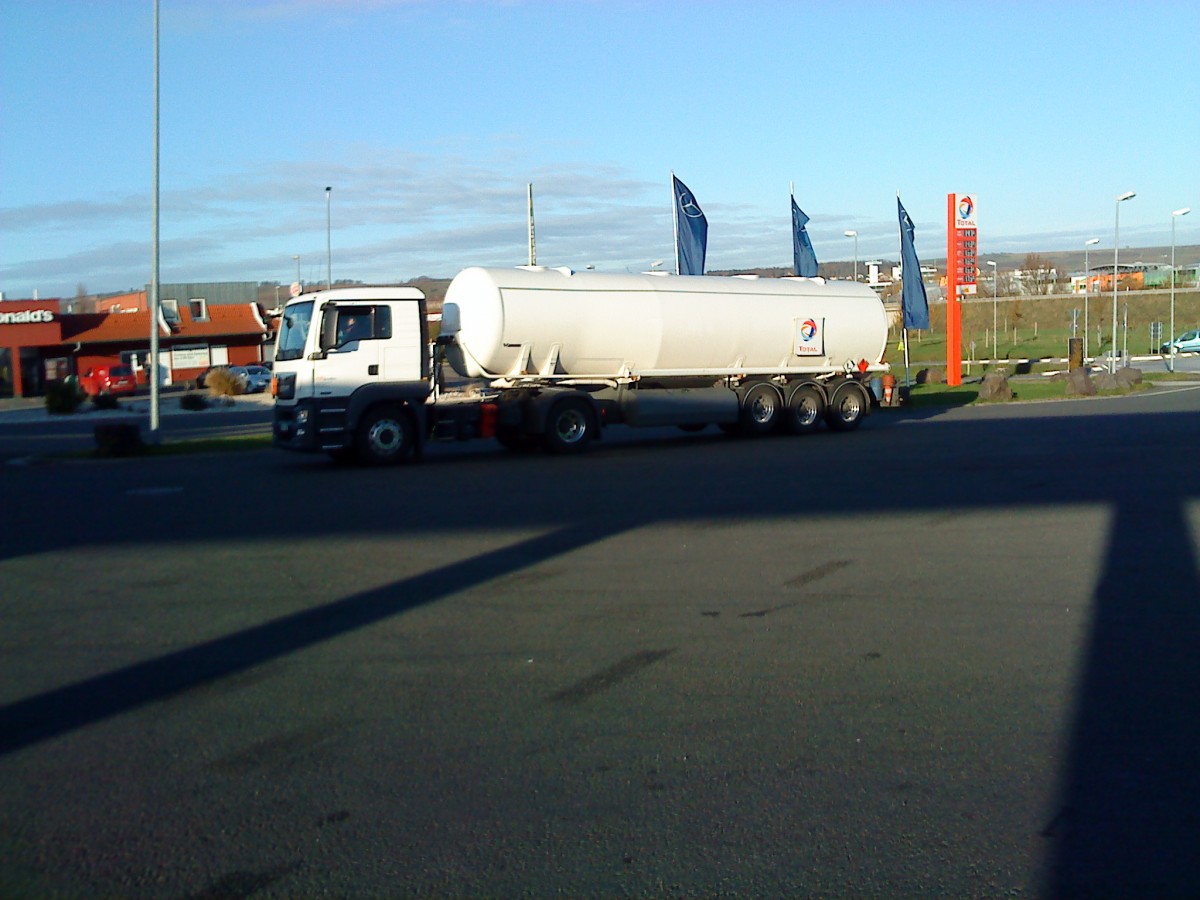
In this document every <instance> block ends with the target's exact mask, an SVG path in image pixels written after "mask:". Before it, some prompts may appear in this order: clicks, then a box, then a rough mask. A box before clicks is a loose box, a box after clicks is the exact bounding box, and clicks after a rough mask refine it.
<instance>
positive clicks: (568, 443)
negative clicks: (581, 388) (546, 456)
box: [542, 397, 596, 453]
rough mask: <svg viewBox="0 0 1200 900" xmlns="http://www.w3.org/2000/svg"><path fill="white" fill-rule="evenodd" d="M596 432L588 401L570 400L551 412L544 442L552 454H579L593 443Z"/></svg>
mask: <svg viewBox="0 0 1200 900" xmlns="http://www.w3.org/2000/svg"><path fill="white" fill-rule="evenodd" d="M595 431H596V425H595V422H594V420H593V417H592V410H591V407H590V406H589V405H588V403H587V401H586V400H582V399H580V398H578V397H573V398H568V399H566V400H560V401H559V402H558V403H556V404H554V406H553V408H552V409H551V410H550V415H549V416H548V417H547V419H546V431H545V433H544V434H543V435H542V442H543V443H544V444H545V447H546V449H547V450H548V451H549V452H551V453H578V452H580V451H581V450H583V449H584V448H585V447H586V446H587V445H588V444H590V443H591V442H592V438H593V437H594V436H595Z"/></svg>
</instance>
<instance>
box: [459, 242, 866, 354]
mask: <svg viewBox="0 0 1200 900" xmlns="http://www.w3.org/2000/svg"><path fill="white" fill-rule="evenodd" d="M887 329H888V326H887V314H886V312H885V311H884V308H883V304H882V302H881V301H880V300H879V298H878V297H877V296H876V295H875V293H874V292H873V291H872V290H871V289H870V288H868V287H867V286H866V285H861V284H855V283H852V282H845V281H825V280H824V279H821V278H760V277H758V276H742V275H735V276H712V275H704V276H691V275H683V276H681V275H671V274H665V273H660V272H651V273H645V274H641V275H625V274H605V273H597V272H573V271H571V270H570V269H551V268H544V267H539V266H528V267H520V268H516V269H493V268H470V269H464V270H463V271H462V272H460V273H459V274H458V275H457V276H456V277H455V278H454V280H453V281H452V282H451V283H450V287H449V289H448V290H447V292H446V300H445V305H444V307H443V314H442V335H443V336H444V337H447V338H450V337H452V338H453V340H450V341H448V343H447V346H446V355H447V360H448V361H449V362H450V364H451V366H452V367H453V368H454V369H455V371H457V372H458V373H459V374H460V375H463V376H465V377H468V378H495V377H502V376H512V375H519V374H538V373H540V374H543V375H559V376H574V377H583V378H588V377H595V378H616V377H620V376H622V375H635V376H642V377H645V376H654V375H660V376H672V375H677V376H685V375H703V374H705V373H713V374H714V375H720V374H722V373H729V372H734V371H736V372H745V373H747V374H753V373H755V372H759V373H777V374H786V373H787V372H790V371H795V372H797V373H801V372H812V371H818V370H840V369H842V368H844V367H845V366H846V364H847V363H850V364H852V365H857V364H858V363H859V362H860V361H865V362H866V364H867V365H868V366H870V367H871V368H873V369H874V368H878V367H879V365H880V364H881V363H882V358H883V353H884V350H885V348H886V345H887Z"/></svg>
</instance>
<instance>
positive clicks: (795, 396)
mask: <svg viewBox="0 0 1200 900" xmlns="http://www.w3.org/2000/svg"><path fill="white" fill-rule="evenodd" d="M824 417H825V394H824V393H822V391H821V389H820V388H819V387H817V386H816V385H815V384H802V385H800V386H799V387H798V388H796V389H795V390H794V391H792V395H791V396H790V397H789V398H788V408H787V415H786V417H785V419H784V422H785V424H786V425H787V430H788V431H789V432H791V433H792V434H811V433H812V432H814V431H816V430H817V429H818V428H820V427H821V419H823V418H824Z"/></svg>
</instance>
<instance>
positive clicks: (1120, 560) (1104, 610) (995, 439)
mask: <svg viewBox="0 0 1200 900" xmlns="http://www.w3.org/2000/svg"><path fill="white" fill-rule="evenodd" d="M1133 435H1136V440H1134V439H1133V437H1131V436H1133ZM1198 445H1200V416H1197V415H1196V414H1195V413H1191V412H1189V413H1168V414H1147V415H1138V416H1125V415H1094V416H1091V415H1084V416H1073V417H1063V418H1046V419H1027V420H1007V419H1005V420H1000V419H989V420H980V421H965V422H964V421H955V422H944V423H921V422H910V423H906V424H899V425H894V426H890V427H889V426H885V427H882V428H879V429H877V430H875V431H874V432H872V431H871V430H870V429H869V428H867V429H864V430H863V431H861V432H860V433H859V434H857V435H854V436H838V435H828V436H826V435H821V436H814V437H813V438H811V439H804V440H801V441H795V442H786V441H779V442H774V441H771V442H767V443H766V444H763V443H761V442H726V441H723V440H721V439H709V438H701V439H699V440H694V439H684V440H682V441H668V440H663V441H659V442H650V443H647V444H642V445H626V446H613V447H607V448H605V447H602V448H598V449H597V451H596V453H595V454H593V458H590V459H550V458H544V457H543V458H534V459H524V460H501V459H499V458H498V457H497V456H496V455H494V454H493V455H487V454H483V455H477V456H469V457H467V458H462V459H459V460H457V461H451V462H453V463H454V464H455V465H457V466H458V468H457V469H450V468H442V467H441V466H437V468H438V469H440V470H441V472H440V473H439V474H451V475H452V477H453V478H454V479H455V480H456V481H457V482H458V488H459V495H458V496H457V497H456V498H454V499H453V500H452V501H450V502H447V498H446V497H445V496H444V495H443V494H442V493H441V491H442V490H443V485H444V482H445V481H446V479H445V478H439V479H433V478H428V477H426V478H422V477H420V476H419V474H417V473H418V472H419V471H420V469H421V467H413V468H411V469H408V470H399V471H393V472H363V471H357V470H338V469H334V468H332V467H328V468H321V467H315V466H312V465H308V464H305V465H302V466H290V467H289V466H280V467H277V468H276V469H273V470H271V471H270V472H269V474H268V475H267V476H264V478H266V479H268V480H269V481H270V484H269V485H264V486H263V487H262V495H261V497H259V498H255V497H251V498H242V500H243V502H246V501H247V500H249V501H255V500H256V499H258V500H262V501H265V500H267V499H272V500H273V502H274V503H275V506H274V507H273V508H274V509H276V510H277V517H276V518H275V520H274V521H275V522H276V523H277V524H275V525H273V530H274V532H275V534H276V536H280V537H287V536H289V535H291V536H294V537H296V538H312V537H314V536H318V535H321V536H330V537H339V536H340V537H345V536H348V535H354V534H371V535H375V536H378V535H387V534H391V535H394V536H395V537H396V538H397V539H403V538H404V537H405V536H406V535H415V534H420V533H422V532H423V530H424V529H425V528H426V527H427V525H428V523H429V522H430V520H431V516H432V517H433V519H434V520H435V521H437V524H438V526H439V527H442V528H464V529H467V528H474V527H477V526H478V525H479V524H480V521H479V510H487V509H491V510H493V511H495V510H502V511H503V513H502V516H503V518H504V519H505V524H506V525H507V526H509V527H516V528H526V529H540V530H541V531H542V532H543V533H542V534H541V535H540V536H538V537H533V538H530V539H527V540H524V541H521V542H519V543H517V544H514V545H512V546H508V547H504V548H501V549H497V550H492V551H489V552H485V553H482V554H480V555H478V556H476V557H474V558H471V559H468V560H464V561H461V562H457V563H454V564H453V565H449V566H445V567H443V568H440V569H435V570H432V571H429V572H426V573H423V574H421V575H417V576H414V577H411V578H406V579H404V580H401V581H399V582H396V583H394V584H391V585H388V586H386V587H383V588H380V589H377V590H373V591H368V592H364V593H361V594H357V595H354V596H349V597H343V598H339V599H336V600H333V601H332V602H329V603H327V604H325V605H323V606H319V607H316V608H313V609H310V610H306V611H304V612H300V613H296V614H293V615H288V616H284V617H281V618H278V619H275V620H273V621H269V622H266V623H263V624H261V625H258V626H255V627H252V628H248V629H246V630H244V631H241V632H238V633H236V634H231V635H228V636H226V637H223V638H219V639H216V640H212V641H208V642H206V643H201V644H197V645H195V646H193V647H189V648H187V649H185V650H181V651H178V652H174V653H169V654H165V655H163V656H159V657H157V658H154V659H151V660H148V661H145V662H141V663H138V664H135V665H132V666H128V667H125V668H122V669H118V670H116V671H113V672H109V673H105V674H102V675H99V676H96V677H94V678H89V679H86V680H83V681H80V682H77V683H75V684H70V685H66V686H64V687H60V688H57V689H54V690H51V691H48V692H45V693H43V694H40V695H37V696H32V697H28V698H25V699H23V700H20V701H17V702H15V703H12V704H10V705H8V706H5V707H3V708H0V753H2V754H7V753H12V752H14V751H17V750H20V749H22V748H28V747H30V746H33V745H36V744H38V743H39V742H42V741H46V740H48V739H51V738H54V737H57V736H61V735H64V734H67V733H69V732H72V731H74V730H76V729H80V728H83V727H85V726H87V725H90V724H92V723H96V722H99V721H101V720H104V719H106V718H108V717H111V716H115V715H118V714H121V713H125V712H129V711H131V710H134V709H137V708H139V707H141V706H144V705H146V704H149V703H153V702H156V701H160V700H164V699H166V698H169V697H171V696H172V695H175V694H177V693H179V692H182V691H186V690H189V689H192V688H195V687H198V686H201V685H204V684H207V683H210V682H212V681H213V680H215V679H220V678H224V677H228V676H230V675H234V674H237V673H239V672H243V671H245V670H247V669H250V668H253V667H254V666H257V665H260V664H263V663H266V662H269V661H271V660H275V659H278V658H281V657H285V656H287V655H289V654H293V653H296V652H298V651H300V650H303V649H304V648H307V647H311V646H313V645H315V644H319V643H321V642H324V641H328V640H331V639H333V638H335V637H337V636H339V635H344V634H346V633H348V632H350V631H353V630H355V629H360V628H363V627H367V626H370V625H371V624H373V623H376V622H379V621H382V620H384V619H387V618H389V617H393V616H397V615H402V614H403V613H405V612H406V611H408V610H411V609H413V608H415V607H417V606H420V605H422V604H428V603H433V602H436V601H438V600H439V599H441V598H443V597H446V596H448V595H450V594H453V593H455V592H458V591H463V590H466V589H469V588H471V587H474V586H478V585H481V584H484V583H486V582H487V581H489V580H491V579H494V578H496V577H497V576H499V575H503V574H507V573H515V572H518V571H521V570H522V569H525V568H528V567H530V566H534V565H537V564H539V563H542V562H544V561H546V560H548V559H551V558H555V557H561V556H563V555H565V554H569V553H571V552H572V551H574V550H576V549H579V548H582V547H585V546H588V545H590V544H593V543H595V542H597V541H600V540H603V539H605V538H608V537H610V536H613V535H617V534H620V533H622V532H625V531H627V530H629V529H633V528H642V527H646V526H647V525H653V524H654V523H655V522H664V521H671V522H679V521H687V520H696V519H703V520H708V521H711V520H713V519H732V520H737V519H746V518H756V519H759V518H768V517H772V516H788V517H793V518H794V517H796V516H798V515H802V514H803V512H804V511H805V510H817V511H819V512H820V513H821V514H822V515H838V514H841V515H848V516H853V515H864V516H866V515H880V514H888V513H899V512H913V511H920V510H939V511H944V510H955V509H959V510H980V509H985V510H986V509H989V508H994V509H998V510H999V509H1003V510H1011V509H1012V508H1013V507H1014V506H1020V505H1056V504H1061V505H1068V504H1105V505H1107V506H1108V507H1109V508H1110V509H1111V510H1112V513H1113V515H1112V526H1111V532H1110V537H1109V543H1108V547H1107V549H1106V552H1105V555H1104V566H1103V572H1102V574H1101V576H1100V578H1099V581H1098V583H1097V585H1096V588H1095V592H1094V613H1093V619H1092V621H1091V623H1090V633H1089V636H1088V640H1087V644H1086V647H1087V649H1086V657H1085V659H1084V661H1083V666H1082V676H1081V680H1080V683H1079V684H1078V687H1077V696H1076V698H1075V717H1074V722H1073V727H1072V736H1071V742H1070V751H1069V754H1068V758H1067V759H1066V761H1065V763H1064V765H1063V768H1062V774H1061V802H1060V804H1059V811H1058V813H1057V815H1055V816H1054V817H1052V819H1051V820H1050V821H1048V822H1047V823H1046V825H1045V828H1044V829H1043V831H1042V836H1041V839H1042V840H1045V841H1047V842H1050V850H1049V857H1050V859H1051V865H1050V868H1049V870H1048V872H1047V874H1046V883H1045V885H1044V889H1045V890H1046V891H1047V892H1048V893H1051V894H1054V895H1062V896H1072V895H1079V896H1092V895H1111V896H1128V895H1143V896H1149V895H1155V894H1173V895H1180V894H1187V893H1191V892H1193V891H1194V889H1195V887H1196V885H1198V884H1200V854H1197V853H1196V848H1197V847H1200V766H1197V765H1196V764H1195V752H1196V751H1195V748H1196V747H1197V746H1198V745H1200V666H1198V665H1197V664H1196V659H1197V653H1198V651H1200V614H1198V612H1197V598H1198V597H1200V578H1198V576H1197V560H1196V556H1195V553H1194V550H1193V537H1192V535H1191V533H1190V528H1189V523H1188V517H1187V508H1186V505H1187V504H1188V503H1190V502H1194V501H1195V500H1196V499H1197V497H1200V468H1198V467H1197V466H1196V465H1195V448H1196V446H1198ZM793 447H795V448H796V449H795V450H793V449H792V448H793ZM1146 447H1152V448H1154V458H1153V460H1146V459H1140V458H1138V457H1137V456H1136V455H1131V454H1136V453H1137V452H1138V451H1143V450H1144V448H1146ZM449 465H450V463H449V462H448V463H447V466H449ZM114 471H115V472H116V473H117V475H120V476H122V477H129V478H132V473H134V472H135V471H136V472H137V473H138V474H139V476H141V475H142V474H143V473H142V472H141V470H134V469H132V468H129V469H118V470H114ZM122 473H124V474H123V475H122ZM107 474H108V477H110V478H113V477H116V476H114V474H113V472H109V473H107ZM348 488H349V489H354V490H356V491H357V493H358V495H359V497H358V499H357V500H355V501H352V502H348V501H346V500H345V499H344V497H345V491H346V490H347V489H348ZM216 490H217V488H215V487H214V491H216ZM466 494H469V495H470V496H469V499H468V498H467V497H466V496H465V495H466ZM287 497H291V498H293V499H291V500H286V501H281V499H280V498H287ZM209 499H210V500H211V502H210V504H209V505H210V506H211V507H213V508H219V507H220V506H221V502H220V498H219V497H217V496H214V497H212V498H209ZM338 503H342V504H343V506H342V507H339V506H338V505H337V504H338ZM281 507H282V508H281ZM330 509H340V510H341V512H342V514H341V515H340V516H334V515H330V514H328V513H324V514H321V511H322V510H330ZM187 513H188V514H187V515H186V516H183V515H181V517H180V518H179V519H178V521H175V522H167V523H159V526H160V528H161V526H163V525H164V524H165V525H166V527H167V528H169V529H172V530H173V533H174V534H175V535H177V539H178V540H182V541H185V542H186V541H203V540H205V539H207V538H209V537H210V536H211V534H212V533H213V528H214V527H215V526H216V525H217V524H218V523H217V522H215V521H213V520H211V519H206V518H204V517H203V516H197V515H196V511H195V509H189V510H188V511H187ZM156 533H157V532H151V531H147V532H145V533H144V535H143V536H144V537H146V539H150V536H151V535H153V534H156ZM10 538H12V539H11V540H10ZM95 540H96V536H95V535H94V534H90V533H88V532H87V531H86V530H85V529H84V528H83V526H82V525H77V526H75V528H67V529H64V530H62V531H59V532H55V533H47V534H45V535H43V536H34V537H30V535H29V533H28V531H24V532H21V533H20V537H19V538H17V536H16V532H14V531H12V529H11V527H10V529H9V532H6V534H5V543H4V547H5V549H4V550H3V551H0V558H7V557H11V556H13V555H15V554H20V553H34V552H47V551H59V552H61V551H63V550H69V549H70V548H71V547H73V546H76V545H79V544H81V543H85V542H92V543H94V542H95ZM914 556H916V557H918V558H919V548H916V549H914Z"/></svg>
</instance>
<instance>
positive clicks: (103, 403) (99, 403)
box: [92, 394, 118, 409]
mask: <svg viewBox="0 0 1200 900" xmlns="http://www.w3.org/2000/svg"><path fill="white" fill-rule="evenodd" d="M92 406H94V407H95V408H96V409H116V408H117V406H118V404H117V398H116V397H115V396H114V395H113V394H97V395H96V396H95V397H93V398H92Z"/></svg>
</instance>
